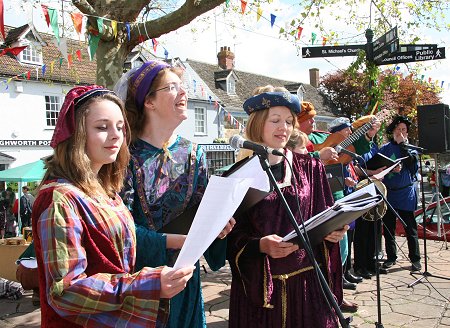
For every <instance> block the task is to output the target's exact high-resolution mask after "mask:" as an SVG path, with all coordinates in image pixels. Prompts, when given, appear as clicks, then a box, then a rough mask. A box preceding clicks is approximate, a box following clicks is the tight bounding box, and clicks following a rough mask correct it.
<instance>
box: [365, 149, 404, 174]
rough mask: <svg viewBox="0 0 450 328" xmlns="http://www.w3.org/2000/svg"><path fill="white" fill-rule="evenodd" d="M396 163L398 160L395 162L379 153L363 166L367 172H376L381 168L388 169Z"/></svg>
mask: <svg viewBox="0 0 450 328" xmlns="http://www.w3.org/2000/svg"><path fill="white" fill-rule="evenodd" d="M396 162H398V160H397V161H396V160H393V159H391V158H389V157H387V156H385V155H383V154H381V153H376V154H375V156H373V157H372V158H371V159H369V160H368V161H367V162H366V165H365V166H366V168H367V169H368V170H377V169H379V168H380V167H383V166H386V167H390V166H392V165H394V164H395V163H396Z"/></svg>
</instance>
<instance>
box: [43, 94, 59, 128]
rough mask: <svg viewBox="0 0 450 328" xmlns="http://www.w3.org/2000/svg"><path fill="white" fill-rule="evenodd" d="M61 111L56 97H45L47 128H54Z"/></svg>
mask: <svg viewBox="0 0 450 328" xmlns="http://www.w3.org/2000/svg"><path fill="white" fill-rule="evenodd" d="M60 109H61V98H60V97H58V96H45V116H46V119H47V126H48V127H55V126H56V120H57V119H58V115H59V110H60Z"/></svg>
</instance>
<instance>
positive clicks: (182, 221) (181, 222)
mask: <svg viewBox="0 0 450 328" xmlns="http://www.w3.org/2000/svg"><path fill="white" fill-rule="evenodd" d="M250 159H251V157H246V158H244V159H242V160H240V161H239V162H236V163H235V164H234V165H233V166H232V167H230V168H229V169H228V170H227V171H226V172H224V173H223V174H222V177H227V176H229V175H230V174H232V173H233V172H235V171H237V170H239V168H241V167H242V166H243V165H244V164H245V163H247V162H248V161H249V160H250ZM268 194H269V193H268V192H266V191H262V190H259V189H255V188H251V187H250V188H249V189H248V191H247V193H246V194H245V197H244V199H243V200H242V203H241V205H239V207H238V209H237V210H236V212H235V213H234V216H237V215H241V214H242V213H243V212H245V211H247V210H248V209H250V208H251V207H253V206H254V205H256V204H257V203H258V202H260V201H261V200H263V199H264V198H265V197H266V196H267V195H268ZM199 205H200V204H197V205H195V206H193V207H191V208H188V209H186V210H185V211H184V212H183V213H181V214H180V215H179V216H177V217H176V218H175V219H173V220H172V221H171V222H169V223H168V224H166V225H165V226H163V227H162V228H161V229H159V230H158V232H161V233H173V234H183V235H187V233H188V232H189V229H190V227H191V224H192V221H193V220H194V217H195V213H197V209H198V206H199Z"/></svg>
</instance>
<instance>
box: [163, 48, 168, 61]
mask: <svg viewBox="0 0 450 328" xmlns="http://www.w3.org/2000/svg"><path fill="white" fill-rule="evenodd" d="M164 58H165V59H166V60H167V58H169V52H168V51H167V49H166V48H164Z"/></svg>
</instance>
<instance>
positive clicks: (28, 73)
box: [27, 71, 31, 80]
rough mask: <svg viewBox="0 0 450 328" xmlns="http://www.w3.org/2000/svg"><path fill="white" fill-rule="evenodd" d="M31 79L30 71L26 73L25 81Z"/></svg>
mask: <svg viewBox="0 0 450 328" xmlns="http://www.w3.org/2000/svg"><path fill="white" fill-rule="evenodd" d="M30 78H31V71H28V72H27V80H29V79H30Z"/></svg>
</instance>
